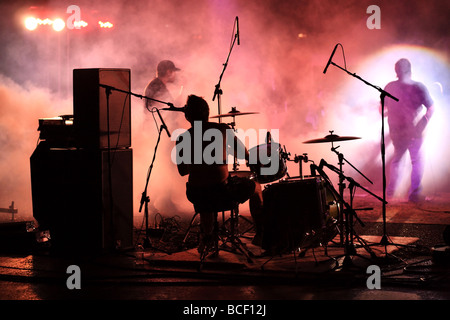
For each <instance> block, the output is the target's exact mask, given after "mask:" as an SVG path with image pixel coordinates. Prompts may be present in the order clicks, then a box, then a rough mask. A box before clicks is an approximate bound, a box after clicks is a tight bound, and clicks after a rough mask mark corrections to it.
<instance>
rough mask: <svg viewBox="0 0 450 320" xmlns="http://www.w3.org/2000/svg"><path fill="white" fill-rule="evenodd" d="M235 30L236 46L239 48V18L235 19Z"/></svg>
mask: <svg viewBox="0 0 450 320" xmlns="http://www.w3.org/2000/svg"><path fill="white" fill-rule="evenodd" d="M236 30H237V32H236V37H237V43H238V46H240V45H241V37H240V36H239V17H236Z"/></svg>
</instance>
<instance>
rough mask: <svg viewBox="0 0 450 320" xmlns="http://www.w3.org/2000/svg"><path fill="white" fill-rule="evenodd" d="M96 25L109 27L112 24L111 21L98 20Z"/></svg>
mask: <svg viewBox="0 0 450 320" xmlns="http://www.w3.org/2000/svg"><path fill="white" fill-rule="evenodd" d="M98 25H99V26H100V28H109V29H111V28H112V27H113V26H114V25H113V24H112V23H111V22H109V21H107V22H102V21H99V22H98Z"/></svg>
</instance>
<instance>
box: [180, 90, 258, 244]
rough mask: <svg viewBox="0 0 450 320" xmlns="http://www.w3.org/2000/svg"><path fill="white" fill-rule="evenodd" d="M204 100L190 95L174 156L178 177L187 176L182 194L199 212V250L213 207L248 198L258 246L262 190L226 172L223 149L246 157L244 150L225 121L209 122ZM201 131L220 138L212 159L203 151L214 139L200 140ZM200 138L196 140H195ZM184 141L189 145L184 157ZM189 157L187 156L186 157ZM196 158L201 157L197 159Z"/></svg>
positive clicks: (211, 220)
mask: <svg viewBox="0 0 450 320" xmlns="http://www.w3.org/2000/svg"><path fill="white" fill-rule="evenodd" d="M209 111H210V110H209V106H208V103H207V102H206V101H205V100H204V99H203V98H202V97H199V96H196V95H190V96H188V98H187V102H186V106H185V118H186V120H187V121H188V122H189V123H190V124H191V128H189V129H188V130H187V131H185V132H184V133H182V134H180V135H179V136H178V138H177V142H176V157H177V159H176V160H177V168H178V172H179V173H180V175H182V176H186V175H188V182H187V184H186V195H187V198H188V200H189V201H190V202H192V203H193V205H194V208H195V210H196V212H198V213H199V214H200V224H201V228H202V233H203V234H202V243H201V244H200V246H199V250H201V247H202V245H203V246H204V245H205V244H206V243H207V242H208V241H210V239H211V237H212V236H213V229H214V214H215V213H216V212H217V211H218V210H215V209H214V208H216V207H217V205H218V204H219V203H221V202H224V203H226V202H227V201H228V202H229V201H233V202H236V203H244V202H246V201H247V200H248V201H249V207H250V214H251V216H252V219H253V222H254V224H255V227H256V235H255V237H254V239H253V241H252V242H253V244H255V245H260V244H261V241H262V225H263V222H262V202H263V198H262V191H261V185H260V184H259V183H258V182H256V181H255V180H253V179H251V178H250V177H238V176H231V175H230V173H229V171H228V164H227V156H228V155H227V150H230V149H229V148H230V147H231V148H233V149H234V151H235V152H236V153H235V154H237V155H243V156H244V157H245V159H246V160H247V161H248V160H249V153H248V150H247V149H246V148H245V146H244V144H243V143H242V142H241V141H240V140H239V139H238V138H237V137H236V135H235V134H234V131H233V130H232V129H231V127H230V126H229V125H228V124H225V123H215V122H210V121H209ZM205 132H209V133H211V132H215V133H217V132H220V134H221V135H222V139H218V140H221V141H222V145H221V148H219V149H220V150H217V153H221V154H215V156H214V159H215V161H213V162H211V161H207V160H208V159H205V158H204V154H206V153H207V152H208V150H209V151H211V145H213V144H214V143H217V141H209V143H208V141H204V140H203V137H204V135H205ZM199 140H200V141H199ZM186 144H189V145H190V148H188V149H187V152H188V153H189V152H190V155H189V157H186V154H183V152H184V153H186ZM189 158H190V159H189ZM199 158H201V160H200V161H199Z"/></svg>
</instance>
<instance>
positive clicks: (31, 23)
mask: <svg viewBox="0 0 450 320" xmlns="http://www.w3.org/2000/svg"><path fill="white" fill-rule="evenodd" d="M38 25H39V23H38V21H37V19H36V18H33V17H28V18H26V19H25V28H27V29H28V30H30V31H33V30H36V28H37V27H38Z"/></svg>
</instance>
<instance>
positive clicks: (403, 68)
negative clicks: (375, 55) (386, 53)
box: [395, 58, 411, 80]
mask: <svg viewBox="0 0 450 320" xmlns="http://www.w3.org/2000/svg"><path fill="white" fill-rule="evenodd" d="M395 73H397V77H398V78H399V79H400V80H401V79H405V78H409V77H411V62H409V60H408V59H405V58H402V59H400V60H398V61H397V62H396V63H395Z"/></svg>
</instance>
